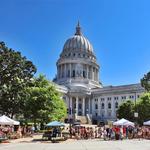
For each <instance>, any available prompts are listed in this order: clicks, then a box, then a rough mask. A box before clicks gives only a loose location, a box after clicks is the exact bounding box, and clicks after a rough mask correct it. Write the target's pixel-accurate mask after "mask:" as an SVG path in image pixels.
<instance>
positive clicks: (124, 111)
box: [117, 100, 134, 121]
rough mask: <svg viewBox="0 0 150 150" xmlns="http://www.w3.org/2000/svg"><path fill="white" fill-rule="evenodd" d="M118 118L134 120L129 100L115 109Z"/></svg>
mask: <svg viewBox="0 0 150 150" xmlns="http://www.w3.org/2000/svg"><path fill="white" fill-rule="evenodd" d="M117 115H118V118H119V119H121V118H125V119H128V120H130V121H133V120H134V104H133V102H131V100H127V101H126V102H124V103H122V104H121V105H120V106H119V108H118V110H117Z"/></svg>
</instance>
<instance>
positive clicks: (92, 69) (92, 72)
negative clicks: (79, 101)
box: [91, 67, 94, 80]
mask: <svg viewBox="0 0 150 150" xmlns="http://www.w3.org/2000/svg"><path fill="white" fill-rule="evenodd" d="M91 71H92V80H94V67H92V69H91Z"/></svg>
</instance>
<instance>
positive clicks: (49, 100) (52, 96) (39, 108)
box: [24, 75, 66, 124]
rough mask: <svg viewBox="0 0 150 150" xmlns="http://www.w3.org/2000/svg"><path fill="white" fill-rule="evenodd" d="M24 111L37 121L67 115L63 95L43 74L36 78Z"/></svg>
mask: <svg viewBox="0 0 150 150" xmlns="http://www.w3.org/2000/svg"><path fill="white" fill-rule="evenodd" d="M32 84H33V85H32V87H30V88H28V96H27V101H26V107H25V111H24V115H25V118H27V119H30V120H31V121H34V123H35V124H36V123H37V122H46V123H47V122H49V121H52V120H60V119H62V118H63V117H65V115H66V105H65V103H64V101H63V100H62V99H61V98H60V97H61V95H60V94H59V92H58V91H57V90H56V89H55V87H54V85H52V83H50V82H49V81H48V80H47V79H46V78H45V77H44V76H43V75H40V76H39V77H37V78H34V80H33V82H32Z"/></svg>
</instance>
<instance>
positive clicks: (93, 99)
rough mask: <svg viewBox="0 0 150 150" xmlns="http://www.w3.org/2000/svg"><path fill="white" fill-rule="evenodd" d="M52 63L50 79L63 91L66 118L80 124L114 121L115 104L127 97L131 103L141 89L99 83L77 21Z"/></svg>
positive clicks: (93, 58)
mask: <svg viewBox="0 0 150 150" xmlns="http://www.w3.org/2000/svg"><path fill="white" fill-rule="evenodd" d="M56 64H57V75H56V77H55V79H54V80H53V81H54V82H55V84H56V87H57V89H58V90H59V91H60V92H61V93H62V94H63V99H64V101H65V103H66V105H67V108H68V110H69V115H68V118H72V119H75V120H80V121H81V122H82V123H99V122H106V121H109V120H112V121H113V120H116V118H117V114H116V110H117V109H118V106H119V105H120V104H121V103H123V102H125V101H126V100H129V99H130V100H131V101H133V102H134V103H135V102H136V100H137V99H138V98H139V96H140V95H141V94H142V93H143V92H144V89H143V88H142V87H141V85H140V84H130V85H122V86H103V84H102V83H101V81H100V79H99V71H100V66H99V64H97V59H96V56H95V54H94V50H93V46H92V44H91V43H90V42H89V40H88V39H87V38H86V37H84V36H83V34H82V32H81V27H80V25H79V23H78V25H77V27H76V32H75V34H74V35H73V36H72V37H70V38H69V39H67V40H66V42H65V44H64V46H63V50H62V52H61V54H60V57H59V59H58V61H57V63H56Z"/></svg>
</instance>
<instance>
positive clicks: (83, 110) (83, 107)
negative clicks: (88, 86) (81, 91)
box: [82, 97, 85, 116]
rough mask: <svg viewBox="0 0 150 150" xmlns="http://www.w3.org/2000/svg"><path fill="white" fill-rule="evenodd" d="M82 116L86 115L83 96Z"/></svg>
mask: <svg viewBox="0 0 150 150" xmlns="http://www.w3.org/2000/svg"><path fill="white" fill-rule="evenodd" d="M82 116H85V98H84V97H83V103H82Z"/></svg>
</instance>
